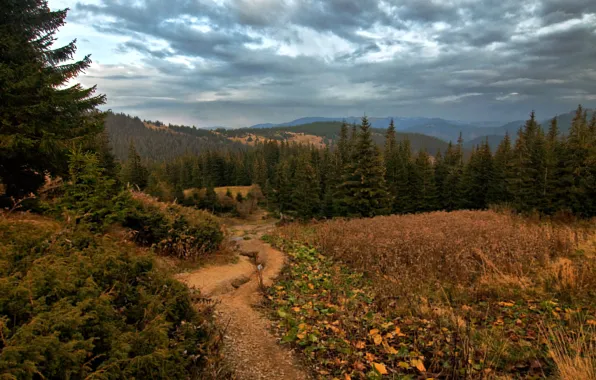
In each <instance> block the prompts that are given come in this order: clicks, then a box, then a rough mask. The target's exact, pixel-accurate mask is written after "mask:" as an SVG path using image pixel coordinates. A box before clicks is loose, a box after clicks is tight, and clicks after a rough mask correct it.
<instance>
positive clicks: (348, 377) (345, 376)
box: [344, 373, 352, 380]
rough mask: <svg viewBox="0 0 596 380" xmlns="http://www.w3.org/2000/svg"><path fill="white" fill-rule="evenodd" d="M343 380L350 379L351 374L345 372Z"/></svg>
mask: <svg viewBox="0 0 596 380" xmlns="http://www.w3.org/2000/svg"><path fill="white" fill-rule="evenodd" d="M344 380H352V376H350V375H348V374H347V373H345V374H344Z"/></svg>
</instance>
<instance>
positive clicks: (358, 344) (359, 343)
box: [354, 340, 366, 349]
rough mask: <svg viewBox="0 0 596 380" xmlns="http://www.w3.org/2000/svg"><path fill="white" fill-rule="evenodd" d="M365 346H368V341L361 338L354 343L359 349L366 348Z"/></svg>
mask: <svg viewBox="0 0 596 380" xmlns="http://www.w3.org/2000/svg"><path fill="white" fill-rule="evenodd" d="M364 346H366V343H364V342H363V341H361V340H359V341H358V342H356V343H354V347H356V348H358V349H362V348H364Z"/></svg>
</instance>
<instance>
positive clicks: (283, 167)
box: [274, 160, 293, 213]
mask: <svg viewBox="0 0 596 380" xmlns="http://www.w3.org/2000/svg"><path fill="white" fill-rule="evenodd" d="M292 174H293V173H291V172H290V165H289V163H288V161H287V160H283V161H281V162H280V163H279V164H278V165H277V170H276V174H275V184H274V188H275V190H274V194H275V196H274V197H275V203H276V204H277V208H278V209H279V211H280V212H282V213H285V212H287V211H288V210H289V209H290V208H291V206H292V182H291V179H290V178H292Z"/></svg>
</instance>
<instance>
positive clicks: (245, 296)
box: [179, 218, 308, 380]
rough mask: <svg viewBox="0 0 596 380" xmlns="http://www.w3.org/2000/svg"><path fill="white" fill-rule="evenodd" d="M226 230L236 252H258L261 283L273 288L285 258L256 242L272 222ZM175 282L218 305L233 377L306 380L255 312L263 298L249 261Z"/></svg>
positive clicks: (202, 271) (242, 259)
mask: <svg viewBox="0 0 596 380" xmlns="http://www.w3.org/2000/svg"><path fill="white" fill-rule="evenodd" d="M230 228H231V235H232V238H231V239H232V240H234V241H236V242H237V243H238V245H239V252H241V253H249V252H258V256H257V262H258V263H260V264H262V265H263V270H262V274H263V283H264V285H265V286H269V285H271V284H272V282H273V279H274V278H275V277H277V275H278V274H279V272H280V271H281V269H282V267H283V265H284V260H285V256H284V255H283V253H281V252H279V251H277V250H275V249H273V248H271V246H269V245H268V244H266V243H264V242H262V241H261V239H260V238H261V236H262V235H263V234H264V233H266V232H267V231H270V230H271V229H273V228H274V225H273V223H272V222H266V221H262V220H259V219H258V218H255V220H253V221H249V222H243V224H236V225H232V226H230ZM245 239H246V240H245ZM179 279H180V280H181V281H183V282H185V283H186V284H187V285H188V286H190V287H193V286H194V287H197V288H199V289H200V290H201V292H202V293H203V294H204V295H207V296H211V297H213V298H214V299H215V300H217V301H219V304H218V306H217V310H216V313H217V316H218V320H219V323H220V324H221V326H222V327H224V328H225V329H226V334H225V346H226V353H227V355H226V356H227V358H228V360H229V363H230V365H231V366H232V367H233V368H234V371H235V374H236V377H237V379H239V380H249V379H251V380H252V379H284V380H285V379H288V380H298V379H307V378H308V376H307V375H306V374H305V373H304V372H303V371H302V370H301V369H300V367H299V366H298V365H297V364H296V362H295V360H294V359H293V357H292V353H291V351H290V350H288V349H286V348H285V347H282V346H280V345H279V344H278V342H277V339H276V338H275V337H274V336H273V335H271V334H270V333H269V327H270V322H269V321H268V320H267V319H266V317H264V316H263V315H262V314H260V313H259V312H258V311H256V310H255V309H254V306H256V305H258V303H259V302H260V301H261V297H262V296H261V294H260V292H259V281H258V276H257V272H256V267H255V265H254V263H253V261H252V260H251V259H249V258H248V257H246V256H240V258H239V261H238V262H237V263H235V264H228V265H221V266H210V267H206V268H201V269H199V270H197V271H194V272H191V273H186V274H182V275H180V276H179Z"/></svg>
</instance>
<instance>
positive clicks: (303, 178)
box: [292, 154, 320, 220]
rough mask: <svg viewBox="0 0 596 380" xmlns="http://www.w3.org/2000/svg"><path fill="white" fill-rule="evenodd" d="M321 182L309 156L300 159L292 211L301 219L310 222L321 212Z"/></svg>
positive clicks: (293, 190) (297, 164)
mask: <svg viewBox="0 0 596 380" xmlns="http://www.w3.org/2000/svg"><path fill="white" fill-rule="evenodd" d="M319 191H320V190H319V181H318V180H317V174H316V172H315V169H314V168H313V167H312V165H311V163H310V160H309V159H308V156H306V155H304V154H303V155H302V156H300V157H298V160H297V162H296V172H295V174H294V178H293V181H292V210H293V214H295V216H296V217H297V218H299V219H302V220H308V219H312V218H313V217H315V216H316V215H317V213H318V211H319V208H320V204H319V201H320V199H319Z"/></svg>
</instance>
